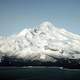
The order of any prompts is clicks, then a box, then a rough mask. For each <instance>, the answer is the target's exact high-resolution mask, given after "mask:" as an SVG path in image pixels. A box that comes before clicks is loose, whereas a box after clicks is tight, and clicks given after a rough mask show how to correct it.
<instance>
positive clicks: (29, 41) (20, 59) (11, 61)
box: [0, 21, 80, 69]
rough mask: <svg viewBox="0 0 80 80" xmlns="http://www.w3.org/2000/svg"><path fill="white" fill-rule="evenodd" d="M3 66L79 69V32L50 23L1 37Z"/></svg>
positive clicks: (0, 54)
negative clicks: (75, 32) (72, 31)
mask: <svg viewBox="0 0 80 80" xmlns="http://www.w3.org/2000/svg"><path fill="white" fill-rule="evenodd" d="M0 66H16V67H17V66H58V67H63V68H71V69H72V68H78V69H79V68H80V35H77V34H74V33H71V32H69V31H67V30H65V29H63V28H57V27H55V26H54V25H53V24H52V23H50V22H48V21H47V22H43V23H42V24H40V25H38V26H37V27H35V28H28V29H27V28H26V29H24V30H22V31H21V32H19V33H16V34H13V35H11V36H8V37H6V36H0Z"/></svg>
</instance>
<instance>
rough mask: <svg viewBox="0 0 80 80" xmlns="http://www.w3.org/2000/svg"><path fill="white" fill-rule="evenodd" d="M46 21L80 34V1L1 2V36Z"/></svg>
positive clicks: (3, 0) (19, 0) (24, 0)
mask: <svg viewBox="0 0 80 80" xmlns="http://www.w3.org/2000/svg"><path fill="white" fill-rule="evenodd" d="M44 21H50V22H52V23H53V24H54V25H56V26H57V27H63V28H66V29H67V30H69V31H72V32H74V33H78V34H80V0H0V35H11V34H13V33H16V32H19V31H21V30H22V29H24V28H26V27H29V26H30V27H34V26H36V25H38V24H40V23H42V22H44Z"/></svg>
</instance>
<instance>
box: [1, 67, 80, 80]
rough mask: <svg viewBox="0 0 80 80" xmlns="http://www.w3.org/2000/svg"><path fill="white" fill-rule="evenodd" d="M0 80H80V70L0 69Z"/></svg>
mask: <svg viewBox="0 0 80 80" xmlns="http://www.w3.org/2000/svg"><path fill="white" fill-rule="evenodd" d="M0 80H80V69H63V68H58V67H31V66H29V67H0Z"/></svg>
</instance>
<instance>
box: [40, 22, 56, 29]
mask: <svg viewBox="0 0 80 80" xmlns="http://www.w3.org/2000/svg"><path fill="white" fill-rule="evenodd" d="M52 28H55V26H54V25H53V24H52V23H51V22H49V21H45V22H43V23H42V24H40V29H41V30H51V29H52Z"/></svg>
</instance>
